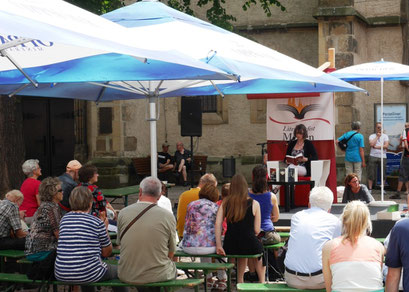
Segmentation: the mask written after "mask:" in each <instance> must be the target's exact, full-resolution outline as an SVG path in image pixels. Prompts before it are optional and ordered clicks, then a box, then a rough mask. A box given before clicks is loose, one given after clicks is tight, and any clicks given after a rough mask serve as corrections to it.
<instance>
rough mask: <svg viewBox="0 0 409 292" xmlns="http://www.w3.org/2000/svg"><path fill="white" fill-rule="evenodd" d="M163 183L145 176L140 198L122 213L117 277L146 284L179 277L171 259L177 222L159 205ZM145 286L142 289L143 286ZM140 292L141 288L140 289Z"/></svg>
mask: <svg viewBox="0 0 409 292" xmlns="http://www.w3.org/2000/svg"><path fill="white" fill-rule="evenodd" d="M161 190H162V183H161V182H160V180H158V179H157V178H154V177H146V178H144V179H143V180H142V182H141V183H140V185H139V201H138V202H137V203H135V204H132V205H130V206H128V207H125V208H124V209H122V210H121V211H120V212H119V216H118V237H117V238H118V239H119V241H120V242H119V241H118V240H117V243H118V244H120V245H121V253H120V254H121V259H120V261H119V266H118V276H119V279H120V280H121V281H122V282H125V283H129V284H146V283H153V282H159V281H167V280H172V279H175V278H176V266H175V263H174V262H173V261H172V258H173V254H174V252H175V249H176V242H175V238H176V221H175V217H174V216H173V214H172V213H171V212H169V211H168V210H165V209H163V208H161V207H159V206H157V203H158V200H159V198H160V196H161ZM142 289H143V288H142ZM138 291H140V292H141V289H140V288H138Z"/></svg>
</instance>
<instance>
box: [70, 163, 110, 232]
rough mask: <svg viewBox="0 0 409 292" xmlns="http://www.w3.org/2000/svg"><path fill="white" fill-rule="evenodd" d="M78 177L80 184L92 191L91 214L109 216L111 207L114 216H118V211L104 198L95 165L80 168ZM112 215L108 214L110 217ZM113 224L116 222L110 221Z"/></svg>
mask: <svg viewBox="0 0 409 292" xmlns="http://www.w3.org/2000/svg"><path fill="white" fill-rule="evenodd" d="M78 178H79V181H80V184H79V185H80V186H84V187H87V188H88V189H89V190H90V191H91V192H92V198H93V201H92V208H91V214H92V215H94V216H97V217H99V216H101V215H103V216H107V214H108V213H107V209H109V210H110V211H108V212H110V213H111V214H112V216H113V218H116V212H115V210H114V208H113V207H112V206H111V204H110V203H109V202H108V201H107V200H106V199H105V198H104V195H103V194H102V192H101V190H100V189H99V188H98V186H97V185H95V183H96V182H97V181H98V169H97V168H96V167H95V166H94V165H84V166H82V167H81V168H80V169H79V170H78ZM109 217H110V216H108V218H109ZM110 223H111V224H112V223H114V222H112V221H111V222H110Z"/></svg>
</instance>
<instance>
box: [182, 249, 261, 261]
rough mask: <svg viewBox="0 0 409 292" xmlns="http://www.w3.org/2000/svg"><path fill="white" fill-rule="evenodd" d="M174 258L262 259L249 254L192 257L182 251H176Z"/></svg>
mask: <svg viewBox="0 0 409 292" xmlns="http://www.w3.org/2000/svg"><path fill="white" fill-rule="evenodd" d="M174 256H175V257H190V258H216V259H221V258H232V259H240V258H259V257H262V256H263V254H261V253H260V254H251V255H237V254H236V255H235V254H228V255H226V256H222V255H219V254H216V253H211V254H201V255H193V254H190V253H185V252H184V251H182V250H177V251H176V252H175V255H174Z"/></svg>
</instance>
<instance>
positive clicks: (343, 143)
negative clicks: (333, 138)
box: [338, 132, 358, 151]
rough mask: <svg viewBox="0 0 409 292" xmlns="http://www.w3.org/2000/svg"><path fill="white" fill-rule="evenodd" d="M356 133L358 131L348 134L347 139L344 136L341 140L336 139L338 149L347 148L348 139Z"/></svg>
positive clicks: (343, 149)
mask: <svg viewBox="0 0 409 292" xmlns="http://www.w3.org/2000/svg"><path fill="white" fill-rule="evenodd" d="M356 134H358V132H355V133H353V134H352V135H351V136H349V138H348V139H346V138H344V139H342V140H341V141H338V147H339V149H341V150H342V151H345V150H347V147H348V141H349V140H351V138H352V137H354V136H355V135H356Z"/></svg>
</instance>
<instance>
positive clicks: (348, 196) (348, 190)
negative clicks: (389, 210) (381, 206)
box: [342, 173, 374, 203]
mask: <svg viewBox="0 0 409 292" xmlns="http://www.w3.org/2000/svg"><path fill="white" fill-rule="evenodd" d="M344 182H345V189H344V195H343V196H342V203H348V202H351V201H353V200H359V201H363V202H365V203H369V202H372V201H374V198H373V197H372V195H371V193H370V192H369V190H368V188H367V187H366V185H363V184H360V183H359V178H358V175H357V174H355V173H350V174H348V175H347V176H346V178H345V181H344Z"/></svg>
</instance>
